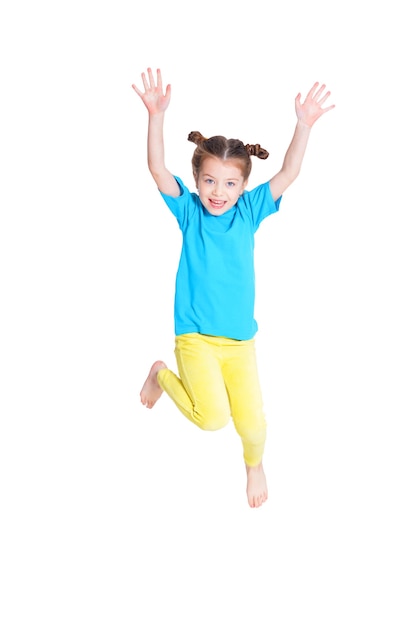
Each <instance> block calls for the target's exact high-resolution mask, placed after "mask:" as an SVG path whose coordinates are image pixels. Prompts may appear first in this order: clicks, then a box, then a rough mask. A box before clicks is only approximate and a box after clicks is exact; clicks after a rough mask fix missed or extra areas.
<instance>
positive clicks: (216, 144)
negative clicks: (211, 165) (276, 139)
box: [188, 130, 269, 182]
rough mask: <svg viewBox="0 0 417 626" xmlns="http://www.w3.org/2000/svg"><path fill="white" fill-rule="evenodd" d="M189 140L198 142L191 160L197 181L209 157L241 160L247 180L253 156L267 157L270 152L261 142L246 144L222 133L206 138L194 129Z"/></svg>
mask: <svg viewBox="0 0 417 626" xmlns="http://www.w3.org/2000/svg"><path fill="white" fill-rule="evenodd" d="M188 141H192V142H193V143H195V144H197V148H196V149H195V150H194V154H193V158H192V160H191V163H192V166H193V174H194V178H195V181H196V182H197V179H198V175H199V173H200V169H201V166H202V163H203V161H204V159H206V158H207V157H216V158H218V159H222V160H226V159H235V160H236V161H239V162H240V163H239V165H240V168H241V170H242V175H243V179H244V180H245V181H246V180H247V179H248V178H249V174H250V173H251V169H252V161H251V159H250V157H251V156H257V157H258V158H259V159H267V158H268V156H269V152H267V151H266V150H265V149H264V148H261V146H260V145H259V143H257V144H246V145H244V143H243V142H242V141H240V139H226V137H223V136H222V135H215V136H214V137H210V138H209V139H206V137H203V135H202V134H201V133H199V132H198V131H196V130H194V131H193V132H191V133H190V134H189V135H188Z"/></svg>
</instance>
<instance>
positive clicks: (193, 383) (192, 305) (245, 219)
mask: <svg viewBox="0 0 417 626" xmlns="http://www.w3.org/2000/svg"><path fill="white" fill-rule="evenodd" d="M147 74H148V75H147V76H146V74H145V73H144V72H143V73H142V81H143V91H141V90H139V89H138V88H137V87H136V85H132V87H133V89H134V90H135V91H136V93H137V94H138V95H139V96H140V98H141V99H142V102H143V103H144V105H145V106H146V108H147V111H148V167H149V170H150V172H151V174H152V176H153V178H154V180H155V182H156V184H157V186H158V189H159V191H160V193H161V195H162V198H163V199H164V201H165V202H166V204H167V205H168V207H169V209H170V210H171V212H172V213H173V214H174V216H175V217H176V219H177V221H178V224H179V227H180V229H181V231H182V235H183V244H182V251H181V257H180V262H179V267H178V271H177V278H176V292H175V311H174V318H175V334H176V339H175V356H176V360H177V365H178V373H179V376H177V375H176V374H174V373H173V372H172V371H170V370H169V369H168V368H167V366H166V365H165V363H164V362H163V361H156V362H155V363H154V364H153V365H152V367H151V369H150V372H149V375H148V377H147V379H146V381H145V383H144V385H143V387H142V390H141V393H140V398H141V401H142V404H144V405H145V406H146V407H147V408H149V409H150V408H152V407H153V406H154V404H155V402H156V401H157V400H158V399H159V398H160V396H161V394H162V393H163V391H166V392H167V394H168V395H169V396H170V398H171V399H172V400H173V401H174V403H175V404H176V406H177V407H178V409H179V410H180V411H181V412H182V413H183V414H184V415H185V416H186V417H187V418H188V419H189V420H190V421H191V422H193V423H194V424H196V425H197V426H199V427H200V428H202V429H205V430H217V429H219V428H222V427H223V426H225V425H226V424H227V422H228V421H229V419H230V416H232V418H233V422H234V425H235V428H236V431H237V433H238V434H239V436H240V437H241V440H242V445H243V457H244V461H245V465H246V473H247V489H246V492H247V497H248V502H249V505H250V506H251V507H259V506H261V504H263V502H265V501H266V499H267V497H268V491H267V484H266V478H265V473H264V469H263V466H262V457H263V452H264V445H265V437H266V422H265V417H264V413H263V406H262V396H261V391H260V386H259V380H258V373H257V366H256V355H255V343H254V335H255V333H256V331H257V324H256V321H255V319H254V317H253V315H254V300H255V277H254V256H253V252H254V233H255V232H256V230H257V229H258V227H259V225H260V223H261V222H262V220H263V219H264V218H265V217H267V216H268V215H271V214H272V213H275V212H277V211H278V208H279V205H280V202H281V197H282V194H283V193H284V191H285V190H286V189H287V188H288V187H289V185H291V183H292V182H294V180H295V179H296V178H297V176H298V174H299V172H300V168H301V163H302V161H303V157H304V153H305V150H306V147H307V142H308V139H309V136H310V130H311V127H312V126H313V124H314V123H315V122H316V121H317V120H318V118H319V117H321V116H322V115H323V113H326V112H327V111H329V110H330V109H332V108H334V106H335V105H330V106H327V107H326V108H323V105H324V103H325V102H326V100H327V99H328V97H329V95H330V92H329V91H327V92H325V85H321V86H319V84H318V83H315V84H314V85H313V87H312V88H311V89H310V91H309V92H308V94H307V97H306V99H305V101H304V102H303V103H302V102H301V95H300V94H298V95H297V97H296V99H295V111H296V115H297V123H296V127H295V131H294V135H293V138H292V140H291V143H290V145H289V147H288V150H287V152H286V154H285V158H284V162H283V164H282V167H281V169H280V170H279V172H278V173H277V174H275V176H273V177H272V178H271V180H270V181H268V182H266V183H264V184H262V185H259V186H258V187H256V188H255V189H253V190H251V191H246V186H247V184H248V179H249V174H250V171H251V165H252V163H251V156H257V157H259V158H261V159H266V158H267V157H268V152H267V151H266V150H264V149H263V148H261V147H260V145H259V144H256V145H244V144H243V143H242V142H241V141H239V140H237V139H226V138H225V137H222V136H215V137H211V138H209V139H205V138H204V137H203V136H202V135H201V134H200V133H198V132H192V133H190V135H189V137H188V139H189V140H190V141H192V142H193V143H195V144H197V148H196V149H195V151H194V155H193V158H192V168H193V175H194V179H195V183H196V187H197V191H198V194H196V193H190V191H189V190H188V189H187V188H186V186H185V185H184V183H183V182H182V180H181V179H180V178H178V177H177V176H174V175H173V174H171V172H170V171H169V170H168V169H167V168H166V166H165V158H164V139H163V124H164V116H165V111H166V109H167V108H168V105H169V102H170V97H171V86H170V85H167V87H166V89H165V93H164V90H163V85H162V76H161V72H160V70H159V69H158V70H157V71H156V81H155V77H154V74H153V72H152V70H151V69H149V68H148V71H147Z"/></svg>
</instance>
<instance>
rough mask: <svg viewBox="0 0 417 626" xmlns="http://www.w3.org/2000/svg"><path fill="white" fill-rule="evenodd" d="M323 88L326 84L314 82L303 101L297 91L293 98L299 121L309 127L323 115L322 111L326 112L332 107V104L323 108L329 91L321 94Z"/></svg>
mask: <svg viewBox="0 0 417 626" xmlns="http://www.w3.org/2000/svg"><path fill="white" fill-rule="evenodd" d="M325 89H326V85H321V86H320V87H319V83H314V85H313V86H312V88H311V89H310V91H309V92H308V94H307V96H306V99H305V100H304V102H303V103H301V94H300V93H299V94H298V95H297V97H296V99H295V112H296V114H297V118H298V120H299V121H300V122H301V123H303V124H305V125H306V126H309V127H311V126H313V124H314V123H315V122H316V121H317V120H318V119H319V117H321V116H322V115H323V113H327V111H330V110H331V109H334V107H335V105H334V104H331V105H330V106H328V107H325V108H323V104H324V103H325V102H326V100H327V98H328V97H329V96H330V91H326V93H325V94H324V95H323V92H324V90H325Z"/></svg>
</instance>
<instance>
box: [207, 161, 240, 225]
mask: <svg viewBox="0 0 417 626" xmlns="http://www.w3.org/2000/svg"><path fill="white" fill-rule="evenodd" d="M247 182H248V181H247V180H244V178H243V174H242V170H241V168H240V167H239V161H237V160H236V159H233V160H232V159H229V160H227V161H223V160H221V159H218V158H216V157H206V158H205V159H204V161H203V163H202V165H201V169H200V172H199V174H198V179H197V189H198V194H199V196H200V200H201V202H202V204H203V206H204V207H205V208H206V209H207V211H208V212H209V213H210V214H211V215H223V213H226V211H228V210H229V209H231V208H232V207H233V206H234V205H235V204H236V202H237V201H238V199H239V196H241V195H242V193H243V190H244V189H245V187H246V185H247Z"/></svg>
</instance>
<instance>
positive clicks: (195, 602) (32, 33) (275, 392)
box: [0, 0, 417, 626]
mask: <svg viewBox="0 0 417 626" xmlns="http://www.w3.org/2000/svg"><path fill="white" fill-rule="evenodd" d="M272 9H273V12H272ZM412 10H413V8H412V3H408V2H406V1H405V0H399V1H398V2H396V3H392V4H389V3H387V2H383V3H379V4H375V3H374V2H370V1H369V0H367V1H361V2H359V1H353V2H350V3H347V4H339V3H334V2H330V1H326V0H319V1H318V2H314V3H313V2H307V0H302V1H301V2H286V3H275V4H274V3H271V2H266V1H265V0H258V1H257V2H256V3H253V2H248V1H247V0H244V1H240V2H237V1H231V2H220V1H218V0H212V1H211V2H209V3H206V4H199V3H189V2H186V1H185V0H179V1H177V2H168V1H167V0H161V1H160V2H153V3H145V2H143V3H140V2H128V1H124V0H121V1H118V2H113V3H111V2H104V3H98V2H91V1H89V0H84V1H83V2H79V1H73V2H71V3H70V2H68V3H63V2H59V3H58V2H57V3H52V2H46V1H45V0H40V1H39V2H33V3H29V2H18V1H17V2H11V1H9V2H4V3H3V4H2V9H1V14H0V52H1V76H0V90H1V99H0V107H1V116H0V125H1V129H0V130H1V137H0V150H1V198H0V201H1V225H0V257H1V347H0V350H1V433H0V464H1V468H0V469H1V474H0V480H1V493H0V497H1V509H2V511H1V517H0V523H1V534H0V541H1V555H0V572H1V578H2V580H1V595H2V598H1V603H0V621H1V623H2V625H3V626H15V625H19V626H21V625H22V626H23V625H24V626H30V625H31V624H35V623H41V624H43V625H44V626H49V625H54V626H57V625H59V626H66V625H67V624H68V625H71V626H72V625H75V624H77V626H84V625H85V626H91V625H93V624H94V625H95V624H100V626H107V625H111V626H113V625H114V626H120V625H122V624H123V626H131V625H138V624H140V625H143V626H160V625H162V624H163V625H168V624H181V625H182V626H191V625H192V626H195V625H197V624H198V625H199V626H206V625H207V626H208V625H210V626H211V625H213V624H216V625H218V626H226V625H227V626H229V625H233V626H234V625H235V624H236V625H237V624H239V625H242V626H249V625H252V624H253V623H257V624H262V625H263V626H278V625H279V626H281V625H282V626H307V625H310V624H320V625H321V626H336V625H337V626H344V625H348V626H353V625H355V626H370V625H373V624H375V625H376V624H378V626H382V625H383V626H385V625H387V626H388V625H389V626H391V625H392V626H397V625H398V624H401V626H415V625H416V623H417V607H416V602H415V591H416V583H417V580H416V557H417V553H416V533H415V528H416V523H417V519H416V517H417V516H416V480H415V476H416V452H415V451H416V429H415V422H416V417H417V410H416V408H417V407H416V397H415V394H416V347H417V346H416V329H415V319H416V313H417V308H416V304H415V295H416V294H415V291H416V289H415V286H416V267H417V255H416V246H415V240H416V229H415V222H414V214H415V210H416V201H415V191H414V187H415V165H416V163H415V145H416V122H415V96H416V89H415V58H416V45H415V28H414V26H413V24H414V18H413V17H412ZM148 66H151V67H153V68H156V67H161V69H162V71H163V77H164V79H165V82H170V83H171V84H172V101H171V105H170V108H169V111H168V112H167V115H166V160H167V164H168V166H169V167H170V169H171V170H172V171H173V172H174V173H176V174H178V175H180V176H181V177H182V178H183V180H184V182H185V183H186V184H188V185H189V186H190V187H192V186H193V181H192V176H191V167H190V159H191V155H192V151H193V145H192V144H190V143H189V142H187V135H188V133H189V132H190V131H191V130H199V131H201V132H202V133H203V134H205V135H212V134H224V135H226V136H229V137H233V136H236V137H238V138H240V139H242V140H243V141H244V142H245V143H246V142H247V143H261V145H262V146H264V147H265V148H266V149H268V150H269V152H270V157H269V159H268V160H267V161H264V162H262V161H257V160H255V161H254V166H253V173H252V176H251V180H250V185H249V188H252V187H254V186H255V185H256V184H258V183H260V182H263V181H264V180H267V179H268V178H269V177H270V176H272V175H273V174H274V173H275V172H276V171H277V170H278V169H279V168H280V166H281V163H282V159H283V156H284V153H285V150H286V148H287V145H288V143H289V141H290V139H291V136H292V132H293V129H294V125H295V113H294V98H295V96H296V95H297V93H298V92H299V91H301V92H302V94H303V95H305V94H306V92H307V91H308V89H309V88H310V86H311V85H312V84H313V82H314V81H316V80H318V81H320V82H325V83H326V84H327V85H328V87H329V89H331V91H332V97H331V102H334V103H336V108H335V109H334V110H333V111H331V112H330V113H328V114H327V115H325V116H324V117H323V118H322V119H320V120H319V122H318V123H317V125H316V126H315V127H314V129H313V131H312V134H311V139H310V144H309V146H308V150H307V154H306V157H305V161H304V164H303V170H302V173H301V175H300V177H299V178H298V179H297V181H296V182H295V183H294V185H293V187H292V188H291V189H290V190H288V192H287V193H286V194H285V197H284V199H283V201H282V204H281V209H280V212H279V214H278V215H277V216H275V217H272V218H269V219H268V220H267V222H264V224H263V226H261V228H260V230H259V231H258V234H257V240H256V241H257V245H256V263H257V289H258V293H257V320H258V323H259V326H260V330H259V332H258V335H257V345H258V360H259V369H260V373H261V377H262V385H263V391H264V400H265V409H266V414H267V420H268V440H267V449H266V454H265V468H266V471H267V476H268V484H269V494H270V497H269V500H268V502H267V503H266V505H264V506H263V507H262V508H261V509H259V510H251V509H250V508H249V507H248V506H247V502H246V495H245V472H244V466H243V461H242V456H241V454H242V453H241V448H240V441H239V440H238V437H237V435H236V433H235V432H234V430H233V426H232V425H229V427H227V428H226V429H224V430H222V431H219V432H217V433H207V432H202V431H199V430H198V429H196V428H194V427H193V426H192V425H191V424H190V423H188V422H187V421H186V420H185V419H184V418H183V417H182V416H181V415H180V414H179V413H178V412H177V411H176V409H175V408H174V407H173V405H172V403H171V402H170V401H169V399H168V398H167V397H165V396H163V397H162V399H161V401H160V402H159V403H158V405H157V406H156V407H155V408H154V409H153V410H152V411H148V410H146V409H145V408H143V407H142V406H141V405H140V402H139V399H138V393H139V390H140V388H141V386H142V383H143V380H144V378H145V377H146V375H147V373H148V370H149V367H150V365H151V363H152V362H153V361H154V360H155V359H157V358H162V359H164V360H166V361H167V362H168V364H169V365H170V366H171V367H172V368H175V362H174V357H173V339H174V330H173V319H172V318H173V316H172V308H173V287H174V278H175V272H176V267H177V261H178V256H179V250H180V233H179V230H178V227H177V225H176V222H175V220H174V218H173V217H172V216H171V214H170V213H169V212H168V210H167V208H166V207H165V205H164V204H163V202H162V200H161V198H160V196H159V194H158V192H157V190H156V188H155V185H154V183H153V181H152V179H151V177H150V174H149V172H148V170H147V165H146V130H147V114H146V110H145V108H144V106H143V104H142V103H141V101H140V99H139V98H138V97H137V95H136V94H135V93H134V92H133V90H132V89H131V84H132V83H133V82H136V83H137V84H138V85H141V82H140V74H141V72H142V71H143V70H145V69H146V68H147V67H148Z"/></svg>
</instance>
